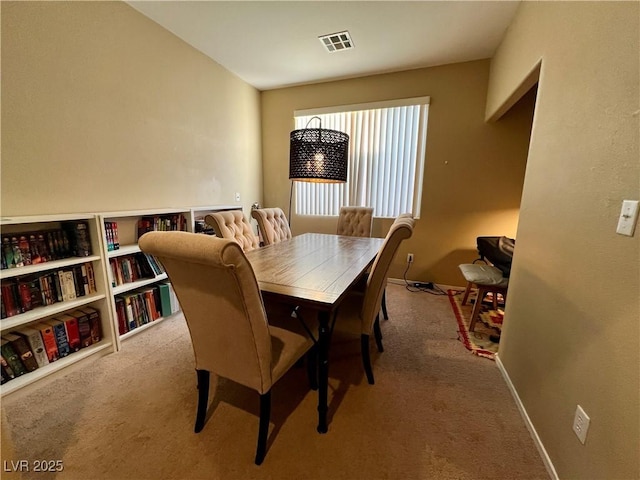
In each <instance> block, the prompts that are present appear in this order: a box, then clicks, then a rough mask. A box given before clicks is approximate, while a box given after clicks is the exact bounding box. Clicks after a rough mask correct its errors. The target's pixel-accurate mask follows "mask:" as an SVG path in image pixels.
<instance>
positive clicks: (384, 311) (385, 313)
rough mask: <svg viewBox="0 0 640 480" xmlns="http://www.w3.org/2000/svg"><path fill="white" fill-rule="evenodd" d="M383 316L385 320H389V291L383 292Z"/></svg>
mask: <svg viewBox="0 0 640 480" xmlns="http://www.w3.org/2000/svg"><path fill="white" fill-rule="evenodd" d="M382 316H383V318H384V319H385V320H389V314H388V313H387V289H386V288H385V289H384V290H382Z"/></svg>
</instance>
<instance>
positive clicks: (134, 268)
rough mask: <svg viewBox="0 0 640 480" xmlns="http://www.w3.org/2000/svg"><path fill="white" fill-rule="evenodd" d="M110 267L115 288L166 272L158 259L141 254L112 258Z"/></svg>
mask: <svg viewBox="0 0 640 480" xmlns="http://www.w3.org/2000/svg"><path fill="white" fill-rule="evenodd" d="M109 266H110V267H111V285H112V286H113V287H116V286H118V285H124V284H125V283H132V282H137V281H138V280H141V279H143V278H154V277H155V276H157V275H160V274H162V273H164V271H165V270H164V267H163V266H162V264H161V263H160V261H159V260H158V259H157V258H155V257H154V256H153V255H148V254H145V253H141V252H138V253H133V254H131V255H123V256H121V257H116V258H112V259H110V260H109Z"/></svg>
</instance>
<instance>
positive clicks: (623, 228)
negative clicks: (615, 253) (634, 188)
mask: <svg viewBox="0 0 640 480" xmlns="http://www.w3.org/2000/svg"><path fill="white" fill-rule="evenodd" d="M637 222H638V200H623V201H622V211H621V212H620V219H619V220H618V228H617V229H616V232H617V233H619V234H620V235H627V236H629V237H633V231H634V230H635V228H636V223H637Z"/></svg>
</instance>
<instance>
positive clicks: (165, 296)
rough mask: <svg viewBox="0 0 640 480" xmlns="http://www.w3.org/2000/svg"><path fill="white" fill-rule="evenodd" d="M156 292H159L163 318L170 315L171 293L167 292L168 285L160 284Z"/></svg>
mask: <svg viewBox="0 0 640 480" xmlns="http://www.w3.org/2000/svg"><path fill="white" fill-rule="evenodd" d="M158 291H159V292H160V306H161V313H162V316H163V317H168V316H169V315H171V313H172V312H171V292H170V291H169V284H168V283H166V282H162V283H159V284H158Z"/></svg>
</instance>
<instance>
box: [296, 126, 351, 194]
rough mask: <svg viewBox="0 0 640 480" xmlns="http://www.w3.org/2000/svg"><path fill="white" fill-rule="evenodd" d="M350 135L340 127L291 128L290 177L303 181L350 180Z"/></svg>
mask: <svg viewBox="0 0 640 480" xmlns="http://www.w3.org/2000/svg"><path fill="white" fill-rule="evenodd" d="M348 152H349V135H347V134H346V133H344V132H339V131H337V130H327V129H324V128H305V129H303V130H294V131H293V132H291V144H290V148H289V178H290V179H291V180H298V181H301V182H322V183H344V182H346V181H347V163H348V162H347V159H348V156H349V154H348Z"/></svg>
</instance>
